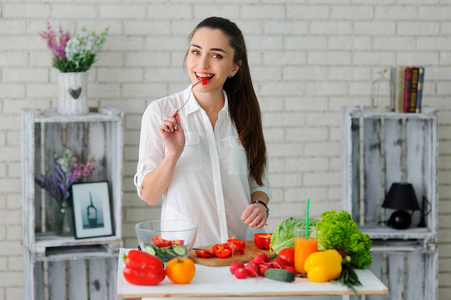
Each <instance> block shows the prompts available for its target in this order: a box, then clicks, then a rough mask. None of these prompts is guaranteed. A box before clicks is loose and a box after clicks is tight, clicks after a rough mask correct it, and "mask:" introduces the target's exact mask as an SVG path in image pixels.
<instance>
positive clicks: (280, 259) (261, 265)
mask: <svg viewBox="0 0 451 300" xmlns="http://www.w3.org/2000/svg"><path fill="white" fill-rule="evenodd" d="M271 268H277V269H284V270H288V271H290V272H292V273H293V274H294V275H295V276H296V270H295V268H294V248H293V247H289V248H285V249H283V250H282V251H280V252H279V254H277V256H276V257H274V258H272V259H270V257H269V256H268V255H266V254H265V253H259V254H257V255H255V256H254V258H253V259H252V260H251V261H250V262H249V263H248V264H247V265H245V264H244V263H242V262H239V261H236V262H234V263H232V265H231V266H230V272H231V273H232V274H233V275H235V277H236V278H238V279H244V278H247V277H258V276H263V277H264V276H265V272H266V270H268V269H271Z"/></svg>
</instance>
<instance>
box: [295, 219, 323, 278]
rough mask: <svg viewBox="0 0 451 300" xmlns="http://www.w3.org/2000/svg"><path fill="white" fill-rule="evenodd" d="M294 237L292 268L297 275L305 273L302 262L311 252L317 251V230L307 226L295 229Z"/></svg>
mask: <svg viewBox="0 0 451 300" xmlns="http://www.w3.org/2000/svg"><path fill="white" fill-rule="evenodd" d="M294 232H295V236H294V268H295V269H296V272H298V273H306V272H305V269H304V262H305V260H306V259H307V257H308V256H309V255H310V254H312V253H313V252H317V251H318V229H317V228H316V227H313V226H309V227H308V230H307V229H306V228H305V227H304V226H303V227H297V228H295V231H294Z"/></svg>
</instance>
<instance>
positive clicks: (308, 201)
mask: <svg viewBox="0 0 451 300" xmlns="http://www.w3.org/2000/svg"><path fill="white" fill-rule="evenodd" d="M309 206H310V198H307V220H306V222H305V239H308V214H309Z"/></svg>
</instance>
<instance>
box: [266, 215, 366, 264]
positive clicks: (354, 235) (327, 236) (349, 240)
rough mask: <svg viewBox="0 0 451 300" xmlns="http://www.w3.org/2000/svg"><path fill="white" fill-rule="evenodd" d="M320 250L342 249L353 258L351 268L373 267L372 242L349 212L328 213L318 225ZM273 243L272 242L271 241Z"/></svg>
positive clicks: (322, 216)
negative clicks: (360, 229)
mask: <svg viewBox="0 0 451 300" xmlns="http://www.w3.org/2000/svg"><path fill="white" fill-rule="evenodd" d="M316 227H317V228H318V232H319V234H318V248H319V250H327V249H340V250H343V251H344V252H346V254H347V255H349V256H351V262H350V264H351V266H352V267H355V268H357V269H364V268H366V267H367V266H369V265H371V262H372V260H371V250H370V249H371V246H372V243H373V242H372V241H371V239H370V238H369V236H368V235H367V234H363V233H361V232H360V231H359V228H358V226H357V224H356V223H355V222H354V221H353V220H352V218H351V215H350V214H349V213H348V212H347V211H341V212H337V211H336V210H330V211H326V212H324V213H323V214H322V215H321V220H320V221H319V222H317V223H316ZM271 242H272V241H271Z"/></svg>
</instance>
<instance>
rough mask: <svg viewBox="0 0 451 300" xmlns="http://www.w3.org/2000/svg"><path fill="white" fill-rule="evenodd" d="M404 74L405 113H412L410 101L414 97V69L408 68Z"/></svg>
mask: <svg viewBox="0 0 451 300" xmlns="http://www.w3.org/2000/svg"><path fill="white" fill-rule="evenodd" d="M404 74H405V78H404V98H403V99H404V102H403V103H404V105H403V112H405V113H410V101H411V96H412V67H406V69H405V72H404Z"/></svg>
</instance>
